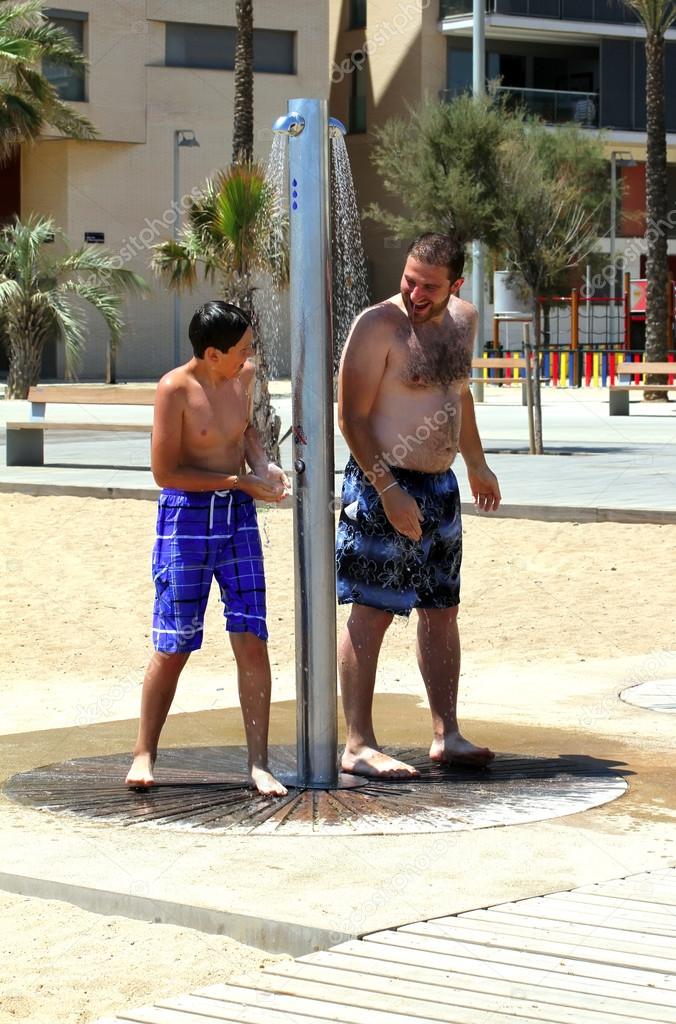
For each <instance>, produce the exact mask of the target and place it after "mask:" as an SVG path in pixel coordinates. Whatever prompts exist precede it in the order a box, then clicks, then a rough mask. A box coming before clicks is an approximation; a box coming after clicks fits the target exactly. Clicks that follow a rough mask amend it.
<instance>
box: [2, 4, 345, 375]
mask: <svg viewBox="0 0 676 1024" xmlns="http://www.w3.org/2000/svg"><path fill="white" fill-rule="evenodd" d="M62 3H63V4H64V6H62V7H59V8H50V9H49V14H50V17H52V18H53V19H54V20H55V21H56V22H57V23H58V24H60V25H63V26H64V27H66V28H68V30H69V31H71V32H72V33H73V35H74V36H75V37H76V39H78V40H79V41H80V43H81V45H82V47H83V50H84V52H85V54H86V55H87V57H88V59H89V62H90V69H89V71H88V73H87V74H86V76H85V77H84V79H82V78H78V77H77V76H73V75H68V74H66V75H61V77H60V78H58V77H57V78H55V79H54V80H56V81H58V85H59V89H60V91H61V94H62V95H63V96H64V97H65V98H66V99H68V100H69V101H70V102H72V105H73V106H74V107H75V108H76V109H77V110H78V111H80V112H82V113H83V114H85V115H86V116H87V117H89V118H90V120H91V121H93V122H94V124H95V125H96V127H97V129H98V131H99V137H98V139H97V140H96V141H92V142H77V141H67V140H63V139H60V138H45V139H44V141H41V142H39V143H38V144H37V145H35V146H26V147H24V148H23V151H22V153H21V155H20V158H19V159H17V160H16V161H15V162H14V163H13V164H12V165H11V166H10V167H8V168H5V170H4V172H3V173H2V176H1V180H0V193H1V194H2V200H1V202H2V205H3V208H2V209H0V216H5V217H7V216H8V215H10V214H12V213H14V212H20V213H21V214H22V216H26V215H28V214H29V213H30V212H36V213H44V214H51V215H53V216H54V218H55V220H56V222H57V224H58V225H59V226H60V227H61V228H62V229H63V230H64V232H65V233H66V235H67V236H68V238H69V239H70V241H71V242H72V244H73V245H78V244H81V243H82V242H83V241H85V240H92V241H91V244H101V242H103V244H105V246H106V247H107V248H108V249H110V250H111V251H113V252H115V253H118V254H120V256H121V258H122V260H123V262H124V265H125V266H127V267H129V268H131V269H133V270H136V271H138V272H139V273H141V274H143V275H144V276H145V277H146V279H147V280H148V282H149V283H151V284H152V285H153V294H152V297H150V298H149V299H146V300H142V301H136V300H131V301H130V302H129V303H128V304H127V322H128V326H127V329H126V332H125V337H124V341H123V345H122V348H121V351H120V354H119V358H118V376H119V379H121V380H122V379H135V378H137V379H138V378H156V377H157V376H158V375H160V374H161V373H163V372H164V371H166V370H167V369H168V368H169V367H170V366H171V365H173V358H174V356H173V331H174V320H173V318H174V298H173V295H171V294H168V293H167V291H166V289H164V288H163V287H162V286H160V285H159V283H158V282H157V280H156V279H154V278H153V276H152V273H151V271H150V269H149V266H148V263H149V259H150V255H151V248H152V246H153V245H154V244H155V243H157V242H159V241H161V240H162V239H163V238H169V237H171V233H172V229H173V218H174V213H173V210H174V207H173V205H172V204H173V201H174V191H175V185H176V182H175V177H174V157H175V155H176V152H177V153H178V158H179V191H180V194H181V195H183V194H186V193H188V192H189V191H190V189H191V188H193V187H195V186H198V185H200V184H202V183H203V182H204V181H205V180H206V178H207V177H209V176H211V175H213V174H214V172H215V171H217V170H218V169H220V168H223V167H225V166H227V165H228V164H229V162H230V159H231V137H232V118H233V101H234V90H233V84H234V82H233V79H234V75H233V72H232V67H233V62H234V35H235V34H234V26H235V24H236V19H235V0H189V2H185V0H184V2H180V0H125V3H124V4H119V3H113V2H111V0H62ZM254 7H255V40H254V48H255V52H254V64H255V68H256V74H255V76H254V82H255V85H254V88H255V98H254V102H255V153H256V157H257V158H259V159H260V160H263V161H265V160H266V159H267V156H268V154H269V151H270V145H271V141H272V133H271V130H270V129H271V125H272V122H273V121H274V119H275V118H276V117H277V116H278V115H279V114H281V113H284V112H286V108H287V100H288V99H290V98H292V97H294V96H318V97H325V98H327V97H328V89H329V80H328V75H327V67H328V65H329V18H328V4H327V3H324V2H312V0H256V2H255V4H254ZM49 73H50V74H52V72H51V71H50V72H49ZM179 131H184V132H187V134H186V135H184V136H177V135H176V133H177V132H179ZM192 139H195V140H196V141H197V142H198V143H199V146H195V145H187V146H186V145H182V146H179V147H177V146H176V143H177V140H178V141H181V140H182V141H188V142H189V141H190V140H192ZM210 296H211V292H210V291H209V290H204V291H202V292H200V293H199V294H194V295H187V296H185V297H183V298H182V299H181V304H180V311H179V316H180V326H181V354H182V355H185V356H187V355H188V353H189V351H190V348H189V342H188V340H187V323H188V320H189V317H190V313H191V311H192V309H194V307H195V306H196V305H198V304H199V302H200V301H203V300H204V298H206V297H210ZM105 339H106V331H105V328H104V326H103V324H102V323H101V322H100V321H99V319H98V317H97V315H96V314H93V315H92V316H91V318H90V340H89V343H88V346H87V351H86V355H85V359H84V364H83V367H82V372H81V377H82V379H97V378H98V379H101V378H102V377H103V374H104V373H105V363H106V341H105ZM0 369H2V367H0ZM283 369H284V367H282V370H283ZM62 373H63V360H62V355H61V353H60V352H58V351H56V346H54V351H52V352H49V353H47V357H46V360H45V376H62Z"/></svg>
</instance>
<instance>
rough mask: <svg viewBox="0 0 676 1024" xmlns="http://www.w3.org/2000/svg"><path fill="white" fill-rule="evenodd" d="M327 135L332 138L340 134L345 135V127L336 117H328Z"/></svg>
mask: <svg viewBox="0 0 676 1024" xmlns="http://www.w3.org/2000/svg"><path fill="white" fill-rule="evenodd" d="M329 135H330V137H331V138H332V139H336V138H338V137H339V136H341V135H347V128H346V127H345V125H344V124H343V122H342V121H339V120H338V118H337V117H330V118H329Z"/></svg>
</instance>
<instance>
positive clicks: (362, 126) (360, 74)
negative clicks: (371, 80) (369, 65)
mask: <svg viewBox="0 0 676 1024" xmlns="http://www.w3.org/2000/svg"><path fill="white" fill-rule="evenodd" d="M350 62H351V64H352V73H351V76H350V83H351V92H350V116H349V119H348V131H349V132H350V134H351V135H363V134H364V132H365V131H366V83H367V72H366V54H365V53H364V51H363V50H356V51H355V52H354V53H352V54H350Z"/></svg>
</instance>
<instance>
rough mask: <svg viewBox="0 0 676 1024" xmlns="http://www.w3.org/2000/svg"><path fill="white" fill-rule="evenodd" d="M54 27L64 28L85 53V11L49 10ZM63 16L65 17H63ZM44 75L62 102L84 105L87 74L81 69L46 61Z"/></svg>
mask: <svg viewBox="0 0 676 1024" xmlns="http://www.w3.org/2000/svg"><path fill="white" fill-rule="evenodd" d="M45 14H46V16H47V17H48V18H49V20H50V22H51V23H52V25H56V27H57V28H63V29H65V30H66V32H68V34H69V35H71V36H72V37H73V39H74V40H75V43H76V45H77V48H78V49H79V50H81V51H82V53H84V48H85V27H86V25H87V14H86V13H85V12H84V11H61V10H58V11H57V10H55V9H54V8H47V10H46V11H45ZM62 15H63V17H62ZM42 73H43V74H44V76H45V78H46V79H47V81H48V82H51V84H52V85H53V86H54V88H55V89H56V91H57V93H58V94H59V97H60V98H61V99H62V100H67V101H69V102H71V103H83V102H84V101H85V99H86V95H85V73H84V70H83V69H81V68H65V67H61V66H60V65H59V64H52V63H51V61H48V60H46V61H44V63H43V65H42Z"/></svg>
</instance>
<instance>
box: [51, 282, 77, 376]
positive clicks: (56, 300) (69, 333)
mask: <svg viewBox="0 0 676 1024" xmlns="http://www.w3.org/2000/svg"><path fill="white" fill-rule="evenodd" d="M50 298H51V302H50V306H51V309H52V313H53V316H54V322H55V324H56V327H57V329H58V332H59V337H60V339H61V341H62V342H63V351H64V356H65V364H66V366H65V368H66V374H67V375H68V376H69V377H74V376H75V375H76V374H77V371H78V369H79V367H80V364H81V362H82V353H83V351H84V347H85V342H86V337H85V326H86V320H85V316H84V313H83V311H82V310H81V309H78V308H77V306H75V305H74V304H73V302H72V299H71V296H70V295H69V294H68V293H67V292H65V291H64V290H62V289H56V288H55V289H54V290H53V291H52V292H51V296H50Z"/></svg>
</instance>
